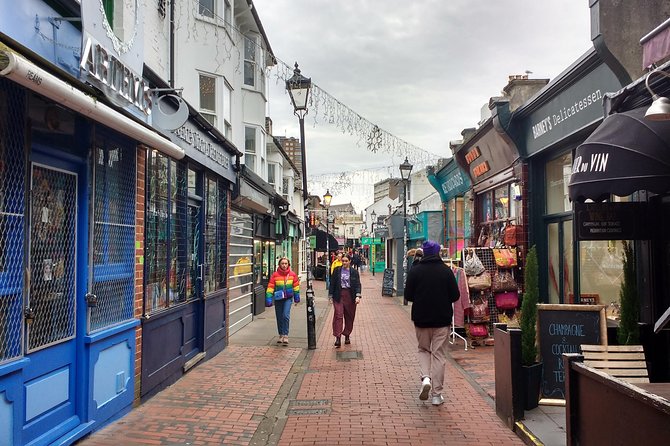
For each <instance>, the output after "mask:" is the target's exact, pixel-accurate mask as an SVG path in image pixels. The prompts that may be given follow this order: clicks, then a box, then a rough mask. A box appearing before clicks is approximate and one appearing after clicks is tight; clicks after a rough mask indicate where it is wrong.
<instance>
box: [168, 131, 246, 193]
mask: <svg viewBox="0 0 670 446" xmlns="http://www.w3.org/2000/svg"><path fill="white" fill-rule="evenodd" d="M170 139H171V140H172V142H174V143H175V144H177V145H178V146H180V147H181V148H183V149H184V151H185V152H186V156H188V157H189V158H192V159H194V160H195V161H197V162H199V163H201V164H203V165H204V166H206V167H208V168H210V169H212V170H213V171H214V172H217V173H218V174H220V175H222V176H223V177H225V178H227V179H228V180H230V181H235V172H233V170H232V168H231V159H230V158H231V155H230V153H228V152H227V151H226V150H224V149H223V147H222V146H221V144H220V143H218V142H217V141H216V140H214V139H213V138H212V137H210V136H208V135H207V134H205V133H203V132H201V131H200V130H198V128H196V127H195V126H194V125H193V124H191V123H190V122H188V121H187V122H186V123H185V124H184V125H183V126H181V127H180V128H178V129H176V130H173V131H172V132H170Z"/></svg>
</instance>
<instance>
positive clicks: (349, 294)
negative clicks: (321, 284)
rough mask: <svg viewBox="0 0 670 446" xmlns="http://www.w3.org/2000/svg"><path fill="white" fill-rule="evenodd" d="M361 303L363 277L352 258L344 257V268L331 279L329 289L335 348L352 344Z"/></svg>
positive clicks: (335, 272)
mask: <svg viewBox="0 0 670 446" xmlns="http://www.w3.org/2000/svg"><path fill="white" fill-rule="evenodd" d="M360 302H361V276H360V275H359V274H358V271H356V270H355V269H354V268H352V267H351V257H350V256H348V255H345V256H342V266H338V267H337V268H335V271H333V274H332V275H331V277H330V288H329V289H328V303H331V304H333V307H334V308H335V314H334V315H333V336H335V348H340V346H341V345H342V335H344V343H345V344H351V339H349V336H351V332H352V331H353V329H354V319H355V318H356V305H358V304H359V303H360Z"/></svg>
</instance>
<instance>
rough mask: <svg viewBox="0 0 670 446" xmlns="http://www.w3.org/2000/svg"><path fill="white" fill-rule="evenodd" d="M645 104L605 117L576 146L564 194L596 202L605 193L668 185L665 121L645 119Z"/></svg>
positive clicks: (669, 132)
mask: <svg viewBox="0 0 670 446" xmlns="http://www.w3.org/2000/svg"><path fill="white" fill-rule="evenodd" d="M646 109H647V107H640V108H636V109H635V110H630V111H627V112H622V113H616V114H613V115H610V116H608V117H607V118H605V120H604V121H603V122H602V124H600V126H599V127H598V128H597V129H596V130H595V131H594V132H593V133H592V134H591V136H589V137H588V138H586V141H584V142H583V143H582V144H581V145H580V146H579V147H577V150H576V151H575V157H574V161H573V164H572V175H571V177H570V184H569V194H570V199H571V200H573V201H584V200H585V199H588V198H590V199H592V200H595V201H601V200H603V199H605V198H607V196H608V195H609V194H614V195H618V196H621V197H623V196H626V195H630V194H632V193H633V192H636V191H639V190H647V191H650V192H654V193H658V194H660V193H664V192H667V191H669V190H670V122H668V121H665V122H664V121H650V120H647V119H645V118H644V113H645V111H646Z"/></svg>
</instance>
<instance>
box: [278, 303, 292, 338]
mask: <svg viewBox="0 0 670 446" xmlns="http://www.w3.org/2000/svg"><path fill="white" fill-rule="evenodd" d="M291 305H293V299H282V300H275V315H276V316H277V331H278V332H279V336H288V325H289V322H290V321H291Z"/></svg>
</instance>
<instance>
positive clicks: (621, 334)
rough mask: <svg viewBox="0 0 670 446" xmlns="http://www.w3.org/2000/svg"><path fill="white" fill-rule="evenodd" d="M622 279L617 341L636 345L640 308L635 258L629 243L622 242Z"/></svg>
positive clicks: (638, 332) (637, 342) (638, 334)
mask: <svg viewBox="0 0 670 446" xmlns="http://www.w3.org/2000/svg"><path fill="white" fill-rule="evenodd" d="M622 257H623V279H622V280H621V289H620V290H619V301H620V305H621V307H620V311H621V313H620V320H619V330H618V333H617V340H618V341H619V344H620V345H636V344H639V343H640V326H639V324H638V321H639V316H640V311H639V309H640V306H639V303H638V296H637V280H636V277H635V274H636V272H635V258H634V254H633V247H632V245H631V243H628V242H626V241H625V240H624V241H623V256H622Z"/></svg>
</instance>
